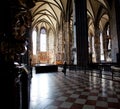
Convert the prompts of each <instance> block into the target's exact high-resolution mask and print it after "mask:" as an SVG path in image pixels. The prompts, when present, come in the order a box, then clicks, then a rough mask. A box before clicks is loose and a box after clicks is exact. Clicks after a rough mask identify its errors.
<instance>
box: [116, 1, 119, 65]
mask: <svg viewBox="0 0 120 109" xmlns="http://www.w3.org/2000/svg"><path fill="white" fill-rule="evenodd" d="M115 11H116V13H117V14H116V25H117V36H118V53H117V62H118V63H119V64H120V20H119V19H120V12H119V11H120V0H115Z"/></svg>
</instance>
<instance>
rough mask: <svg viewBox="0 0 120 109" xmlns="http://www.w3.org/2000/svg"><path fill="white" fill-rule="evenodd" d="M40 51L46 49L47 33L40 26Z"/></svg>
mask: <svg viewBox="0 0 120 109" xmlns="http://www.w3.org/2000/svg"><path fill="white" fill-rule="evenodd" d="M40 51H41V52H46V51H47V35H46V29H45V28H41V31H40Z"/></svg>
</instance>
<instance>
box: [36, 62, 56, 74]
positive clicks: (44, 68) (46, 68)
mask: <svg viewBox="0 0 120 109" xmlns="http://www.w3.org/2000/svg"><path fill="white" fill-rule="evenodd" d="M35 70H36V73H44V72H57V71H58V65H54V64H36V65H35Z"/></svg>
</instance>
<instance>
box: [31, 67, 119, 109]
mask: <svg viewBox="0 0 120 109" xmlns="http://www.w3.org/2000/svg"><path fill="white" fill-rule="evenodd" d="M104 77H105V75H104ZM30 87H31V88H30V93H31V94H30V109H120V82H116V81H113V80H111V78H109V77H107V76H106V79H103V78H99V76H98V72H97V71H95V72H94V75H92V76H91V73H90V71H87V72H86V73H85V72H83V71H69V70H67V73H66V76H65V75H64V74H63V73H62V72H61V71H58V72H55V73H37V74H36V72H35V69H34V68H33V77H32V79H31V86H30Z"/></svg>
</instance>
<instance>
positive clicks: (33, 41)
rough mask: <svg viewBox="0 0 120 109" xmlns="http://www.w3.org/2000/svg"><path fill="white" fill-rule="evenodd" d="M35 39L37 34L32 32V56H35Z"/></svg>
mask: <svg viewBox="0 0 120 109" xmlns="http://www.w3.org/2000/svg"><path fill="white" fill-rule="evenodd" d="M36 38H37V32H36V31H35V30H33V32H32V43H33V55H36V46H37V45H36V43H37V42H36Z"/></svg>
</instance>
